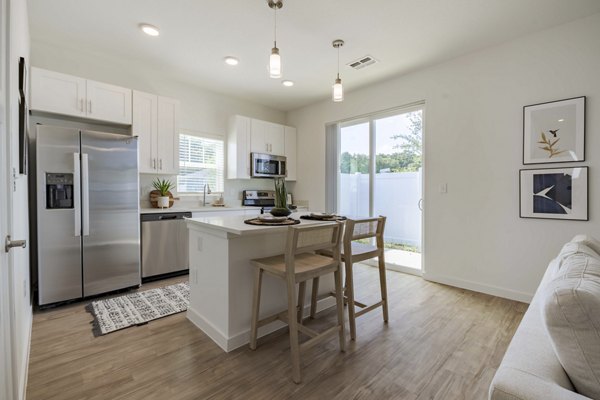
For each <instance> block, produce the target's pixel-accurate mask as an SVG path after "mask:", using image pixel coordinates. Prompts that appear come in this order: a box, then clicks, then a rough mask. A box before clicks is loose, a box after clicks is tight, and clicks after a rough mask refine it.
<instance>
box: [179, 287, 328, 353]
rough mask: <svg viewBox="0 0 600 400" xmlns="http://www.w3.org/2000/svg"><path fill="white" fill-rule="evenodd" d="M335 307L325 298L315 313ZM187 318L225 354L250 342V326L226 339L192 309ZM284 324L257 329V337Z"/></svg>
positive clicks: (308, 311)
mask: <svg viewBox="0 0 600 400" xmlns="http://www.w3.org/2000/svg"><path fill="white" fill-rule="evenodd" d="M334 306H335V298H333V297H326V298H324V299H321V300H319V301H318V302H317V312H321V311H323V310H325V309H327V308H330V307H334ZM304 312H305V315H308V313H310V305H308V306H305V308H304ZM187 318H188V319H189V320H190V321H191V322H192V323H193V324H194V325H196V326H197V327H198V328H200V330H202V332H204V333H206V335H207V336H208V337H210V338H211V339H212V340H213V341H214V342H215V343H216V344H217V345H218V346H219V347H220V348H222V349H223V350H225V351H226V352H230V351H233V350H235V349H237V348H239V347H242V346H244V345H246V344H248V343H249V342H250V326H248V329H247V330H244V331H243V332H240V333H237V334H235V335H233V336H231V337H227V336H226V335H225V334H223V332H221V331H220V330H218V329H217V328H215V327H214V326H213V325H212V324H211V323H210V322H208V321H207V320H206V319H205V318H204V317H202V316H201V315H200V314H198V313H197V312H196V311H194V310H193V309H192V308H188V310H187ZM285 326H286V324H285V323H283V322H281V321H274V322H271V323H270V324H267V325H265V326H263V327H260V328H259V329H258V337H259V338H260V337H263V336H266V335H268V334H270V333H273V332H275V331H276V330H279V329H281V328H283V327H285Z"/></svg>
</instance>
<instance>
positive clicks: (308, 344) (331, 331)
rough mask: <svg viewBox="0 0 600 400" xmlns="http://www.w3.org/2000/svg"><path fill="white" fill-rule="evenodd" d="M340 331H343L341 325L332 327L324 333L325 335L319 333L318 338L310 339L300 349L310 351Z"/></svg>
mask: <svg viewBox="0 0 600 400" xmlns="http://www.w3.org/2000/svg"><path fill="white" fill-rule="evenodd" d="M340 329H341V326H339V325H336V326H334V327H331V328H329V329H327V330H326V331H324V332H323V333H319V334H318V335H319V336H316V337H314V338H312V339H309V340H308V341H306V342H304V343H302V344H301V345H300V349H302V350H308V349H310V348H311V347H314V346H316V345H317V344H319V343H320V342H322V341H323V340H325V339H327V338H329V336H333V335H334V334H337V333H338V332H339V330H340Z"/></svg>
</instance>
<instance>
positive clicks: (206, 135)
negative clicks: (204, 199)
mask: <svg viewBox="0 0 600 400" xmlns="http://www.w3.org/2000/svg"><path fill="white" fill-rule="evenodd" d="M181 135H186V136H194V137H197V138H200V139H209V140H218V141H221V142H222V150H223V154H222V159H223V165H222V186H223V190H222V191H216V190H212V188H211V194H210V196H212V195H221V194H223V193H225V173H226V170H225V169H226V163H227V159H226V146H227V141H226V137H225V136H224V135H216V134H212V133H205V132H201V131H193V130H190V129H179V131H178V132H177V143H178V148H179V146H180V145H181V142H180V140H181ZM177 153H178V154H177V157H178V161H177V165H178V167H179V171H181V159H180V158H179V150H178V151H177ZM179 176H180V174H179V173H178V174H177V179H176V187H177V195H178V196H183V197H185V196H201V195H202V191H199V192H180V191H179ZM207 196H209V194H207Z"/></svg>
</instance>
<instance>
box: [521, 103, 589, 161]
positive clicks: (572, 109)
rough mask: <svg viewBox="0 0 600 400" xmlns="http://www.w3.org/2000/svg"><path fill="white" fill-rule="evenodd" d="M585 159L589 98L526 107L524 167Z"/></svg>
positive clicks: (524, 119) (524, 117)
mask: <svg viewBox="0 0 600 400" xmlns="http://www.w3.org/2000/svg"><path fill="white" fill-rule="evenodd" d="M584 160H585V96H583V97H576V98H573V99H567V100H559V101H552V102H549V103H542V104H534V105H530V106H525V107H523V164H545V163H559V162H573V161H584Z"/></svg>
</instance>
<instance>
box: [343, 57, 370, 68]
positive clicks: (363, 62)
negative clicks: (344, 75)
mask: <svg viewBox="0 0 600 400" xmlns="http://www.w3.org/2000/svg"><path fill="white" fill-rule="evenodd" d="M376 62H377V60H376V59H374V58H373V57H371V56H364V57H361V58H359V59H358V60H354V61H352V62H350V63H348V64H346V65H348V66H349V67H352V68H354V69H362V68H364V67H368V66H369V65H372V64H375V63H376Z"/></svg>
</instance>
